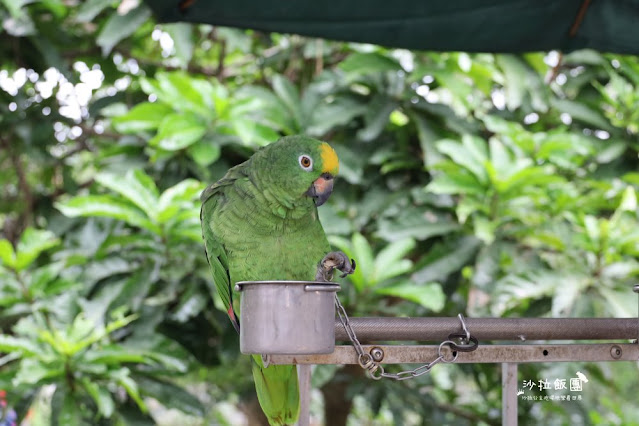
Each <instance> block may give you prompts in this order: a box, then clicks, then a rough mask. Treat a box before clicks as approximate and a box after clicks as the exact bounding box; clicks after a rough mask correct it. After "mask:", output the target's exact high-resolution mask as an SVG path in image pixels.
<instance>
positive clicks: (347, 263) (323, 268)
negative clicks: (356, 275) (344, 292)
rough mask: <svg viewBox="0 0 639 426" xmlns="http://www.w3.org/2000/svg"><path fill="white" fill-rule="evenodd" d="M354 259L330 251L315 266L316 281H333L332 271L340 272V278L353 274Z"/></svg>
mask: <svg viewBox="0 0 639 426" xmlns="http://www.w3.org/2000/svg"><path fill="white" fill-rule="evenodd" d="M356 266H357V265H356V264H355V260H354V259H349V258H348V256H346V255H345V254H344V253H342V252H341V251H332V252H330V253H328V254H327V255H326V256H324V258H323V259H322V261H321V262H320V263H319V264H318V265H317V273H316V274H315V280H316V281H325V282H329V281H331V280H332V279H333V271H334V270H335V269H337V270H338V271H341V272H342V275H340V278H344V277H345V276H347V275H350V274H352V273H353V272H355V267H356Z"/></svg>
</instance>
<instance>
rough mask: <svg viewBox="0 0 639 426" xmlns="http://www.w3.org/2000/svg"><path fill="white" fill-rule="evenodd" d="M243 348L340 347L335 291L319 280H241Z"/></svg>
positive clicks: (301, 350)
mask: <svg viewBox="0 0 639 426" xmlns="http://www.w3.org/2000/svg"><path fill="white" fill-rule="evenodd" d="M235 290H236V291H239V292H241V293H242V300H241V302H240V351H241V352H242V353H243V354H289V355H302V354H328V353H332V352H333V350H334V349H335V292H337V291H339V290H340V286H339V284H335V283H328V282H319V281H241V282H238V283H237V284H236V285H235Z"/></svg>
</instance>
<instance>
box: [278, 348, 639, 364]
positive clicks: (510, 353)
mask: <svg viewBox="0 0 639 426" xmlns="http://www.w3.org/2000/svg"><path fill="white" fill-rule="evenodd" d="M362 348H363V349H364V352H365V353H371V351H372V350H373V349H376V351H377V353H379V350H381V351H382V353H383V355H382V356H383V358H382V359H381V360H380V362H381V363H382V364H422V363H427V362H430V361H432V360H433V359H435V358H437V355H438V352H437V350H438V348H439V346H438V345H426V346H422V345H393V346H385V345H363V346H362ZM444 350H445V352H446V353H447V354H449V356H447V357H446V358H448V359H452V354H450V349H448V348H445V349H444ZM357 359H358V357H357V353H355V351H354V350H353V347H352V346H336V347H335V351H334V352H333V353H331V354H318V355H270V362H271V364H358V361H357ZM567 361H590V362H606V361H639V345H637V344H636V343H592V344H563V345H532V344H521V345H480V346H479V348H477V350H475V351H473V352H459V353H458V354H457V359H456V360H455V364H460V363H461V364H469V363H485V364H493V363H495V364H496V363H504V362H505V363H524V362H567Z"/></svg>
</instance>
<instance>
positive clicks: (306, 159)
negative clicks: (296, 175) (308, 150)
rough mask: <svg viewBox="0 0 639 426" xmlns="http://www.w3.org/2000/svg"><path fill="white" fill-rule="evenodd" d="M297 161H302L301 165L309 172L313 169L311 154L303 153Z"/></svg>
mask: <svg viewBox="0 0 639 426" xmlns="http://www.w3.org/2000/svg"><path fill="white" fill-rule="evenodd" d="M297 161H298V162H299V163H300V167H301V168H302V169H304V170H306V171H307V172H310V171H311V170H313V159H312V158H311V157H310V156H308V155H306V154H302V155H300V157H299V158H298V159H297Z"/></svg>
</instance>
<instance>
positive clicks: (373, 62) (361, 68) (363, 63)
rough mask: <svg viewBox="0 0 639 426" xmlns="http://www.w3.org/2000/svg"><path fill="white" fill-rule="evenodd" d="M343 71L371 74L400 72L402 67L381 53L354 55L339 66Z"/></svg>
mask: <svg viewBox="0 0 639 426" xmlns="http://www.w3.org/2000/svg"><path fill="white" fill-rule="evenodd" d="M339 68H340V69H341V70H342V71H345V72H348V73H354V74H370V73H373V72H383V71H400V70H402V67H401V66H400V65H399V62H397V61H396V60H395V59H393V58H389V57H388V56H385V55H382V54H380V53H375V52H371V53H352V54H351V55H350V56H349V57H348V58H346V60H344V61H342V62H341V63H340V64H339Z"/></svg>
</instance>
